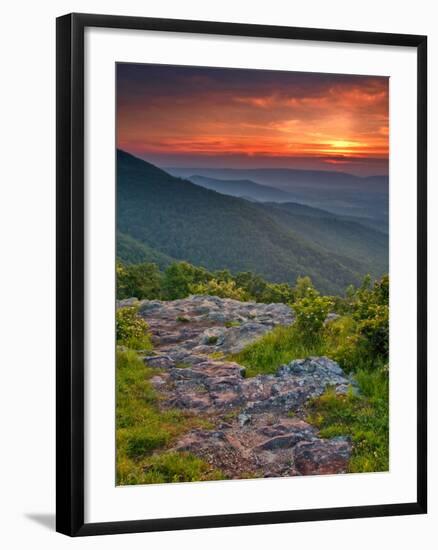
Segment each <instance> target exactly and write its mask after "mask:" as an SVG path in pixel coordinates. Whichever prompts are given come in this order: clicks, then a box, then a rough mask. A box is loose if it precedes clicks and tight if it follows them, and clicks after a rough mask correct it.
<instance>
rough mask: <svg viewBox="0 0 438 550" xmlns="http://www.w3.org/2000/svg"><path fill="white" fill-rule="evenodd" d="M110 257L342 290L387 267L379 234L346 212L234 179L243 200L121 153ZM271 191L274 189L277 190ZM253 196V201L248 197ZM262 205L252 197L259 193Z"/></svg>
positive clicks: (382, 236)
mask: <svg viewBox="0 0 438 550" xmlns="http://www.w3.org/2000/svg"><path fill="white" fill-rule="evenodd" d="M117 178H118V185H117V195H118V196H117V208H118V211H117V215H118V231H119V233H118V256H119V258H120V259H121V260H122V261H125V262H128V263H138V262H140V261H149V262H154V263H157V264H158V265H159V266H160V267H165V266H166V265H168V263H170V262H171V261H174V260H187V261H189V262H191V263H193V264H194V265H199V266H203V267H206V268H207V269H211V270H215V269H216V270H217V269H224V268H227V269H230V270H231V271H232V272H239V271H252V272H254V273H258V274H260V275H262V276H264V277H266V278H267V279H268V280H271V281H273V282H290V283H293V282H294V281H295V279H296V277H297V276H303V275H309V276H310V277H311V278H312V279H313V281H314V283H315V285H316V286H317V287H318V288H320V290H322V291H324V292H328V293H333V294H338V293H342V292H343V291H344V290H345V288H346V286H347V285H348V284H350V283H355V284H358V283H359V282H360V280H361V279H362V277H363V275H365V274H366V273H368V272H369V273H371V274H372V276H374V277H378V276H380V275H381V274H382V273H385V272H386V271H387V269H388V243H387V235H385V234H384V233H383V232H381V231H378V230H376V229H372V228H371V227H367V226H366V225H364V224H362V223H359V222H358V221H357V220H355V219H354V218H352V217H346V216H342V215H339V214H333V213H331V212H327V211H321V210H317V209H315V208H312V207H309V206H305V205H302V204H298V203H293V202H290V201H286V200H285V201H278V200H277V201H276V200H275V199H274V196H276V197H277V198H279V197H283V198H284V199H286V198H287V199H288V198H289V194H288V193H287V192H285V191H281V190H278V189H274V188H273V189H272V191H273V192H272V194H269V189H268V190H266V189H265V187H267V186H264V185H262V184H258V185H255V187H254V186H253V185H252V182H246V181H244V182H243V183H242V182H241V180H237V181H238V182H240V183H241V185H242V189H237V190H235V192H239V193H240V192H244V195H245V196H246V197H248V198H249V199H251V200H252V201H257V202H251V200H246V198H245V199H242V198H238V197H236V196H230V195H228V194H225V193H224V192H223V191H224V190H223V189H221V192H217V190H211V189H207V188H205V187H204V186H201V185H200V183H201V181H202V183H204V184H207V185H216V183H215V182H213V183H212V182H211V181H206V180H205V179H204V180H199V179H198V180H197V181H198V183H197V184H195V183H193V182H190V181H188V180H185V179H181V178H178V177H173V176H172V175H170V174H168V173H167V172H165V171H163V170H161V169H159V168H157V167H155V166H153V165H152V164H150V163H147V162H145V161H142V160H140V159H138V158H136V157H134V156H132V155H130V154H128V153H125V152H123V151H118V161H117ZM277 193H278V194H277ZM254 194H257V195H258V199H257V198H255V197H254ZM261 196H263V197H265V198H268V197H269V202H268V201H266V202H260V200H259V199H260V197H261Z"/></svg>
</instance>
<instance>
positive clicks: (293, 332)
mask: <svg viewBox="0 0 438 550" xmlns="http://www.w3.org/2000/svg"><path fill="white" fill-rule="evenodd" d="M301 290H302V295H301V298H298V299H297V301H296V303H295V304H294V310H295V312H296V315H297V321H296V322H295V323H294V325H292V326H291V327H277V328H275V329H274V330H273V331H272V332H270V333H268V334H267V335H265V336H264V337H263V338H262V339H260V340H259V341H258V342H256V343H254V344H252V345H250V346H248V347H247V348H246V349H244V350H243V351H242V352H240V353H239V354H237V355H234V356H233V357H232V359H233V360H235V361H237V362H238V363H240V364H243V365H245V366H246V373H247V375H248V376H255V375H257V374H267V373H274V372H276V370H277V369H278V367H279V366H280V365H282V364H284V363H288V362H290V361H292V360H293V359H300V358H303V357H309V356H312V355H313V356H318V355H325V356H327V357H330V358H331V359H334V360H335V361H337V362H338V363H339V364H340V365H341V367H342V368H343V369H344V370H345V371H346V372H350V373H351V374H352V376H353V377H354V379H355V380H356V382H357V385H358V388H359V393H355V392H353V391H352V390H351V391H350V392H349V393H347V394H346V395H336V393H335V392H334V390H333V389H332V388H328V389H327V390H326V392H325V393H324V394H323V395H322V396H321V397H319V398H317V399H315V400H313V401H312V402H311V403H310V404H309V405H308V416H307V420H308V421H309V422H310V423H311V424H314V425H316V426H317V427H318V428H319V429H320V430H321V431H320V435H321V437H334V436H339V435H348V436H350V437H351V438H352V441H353V455H352V458H351V460H350V466H349V468H350V471H351V472H378V471H386V470H388V466H389V374H388V360H389V325H388V305H389V280H388V277H384V278H382V280H381V281H379V282H376V283H375V284H374V285H371V282H370V280H369V278H366V279H365V280H364V283H363V285H362V286H361V288H359V289H357V290H352V289H350V291H349V293H348V296H347V297H346V298H345V299H344V300H341V301H338V303H337V305H335V304H334V303H332V302H331V300H330V299H329V298H326V297H321V296H319V294H318V293H317V292H316V291H315V289H313V287H312V286H311V285H309V286H307V287H305V286H304V285H301ZM335 307H336V308H337V309H338V311H339V312H340V313H341V315H340V316H339V317H338V318H336V319H334V320H332V321H329V322H328V323H326V322H324V320H325V319H326V313H327V310H328V309H329V308H335Z"/></svg>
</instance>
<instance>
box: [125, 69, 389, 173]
mask: <svg viewBox="0 0 438 550" xmlns="http://www.w3.org/2000/svg"><path fill="white" fill-rule="evenodd" d="M388 83H389V80H388V78H386V77H374V76H355V75H354V76H353V75H332V74H320V73H297V72H282V71H261V70H247V69H220V68H218V69H217V68H198V67H180V66H168V65H137V64H118V65H117V141H118V147H119V148H121V149H124V150H125V151H128V152H130V153H132V154H134V155H137V156H140V157H141V158H143V159H145V160H147V161H149V162H152V163H154V164H156V165H157V166H160V167H163V168H165V167H170V166H174V167H203V168H300V169H316V170H340V171H344V172H349V173H353V174H358V175H374V174H387V173H388V147H389V139H388V138H389V136H388V116H389V109H388Z"/></svg>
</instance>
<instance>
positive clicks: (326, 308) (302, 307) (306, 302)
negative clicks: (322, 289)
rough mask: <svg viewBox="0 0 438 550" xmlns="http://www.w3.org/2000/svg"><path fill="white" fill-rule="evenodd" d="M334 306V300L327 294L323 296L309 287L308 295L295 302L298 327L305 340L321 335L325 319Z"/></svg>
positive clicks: (317, 337) (314, 338)
mask: <svg viewBox="0 0 438 550" xmlns="http://www.w3.org/2000/svg"><path fill="white" fill-rule="evenodd" d="M332 306H333V302H332V301H331V300H330V299H329V298H328V297H327V296H321V295H320V294H319V292H318V291H317V290H315V289H312V288H308V289H307V292H306V295H305V296H303V297H302V298H299V299H298V300H296V301H295V302H294V304H293V309H294V311H295V315H296V321H295V324H296V328H297V330H298V331H300V333H301V335H302V338H303V339H304V340H306V341H312V340H316V339H319V338H320V337H321V334H322V329H323V327H324V321H325V320H326V318H327V315H328V313H329V312H330V309H331V307H332Z"/></svg>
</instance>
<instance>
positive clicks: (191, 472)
mask: <svg viewBox="0 0 438 550" xmlns="http://www.w3.org/2000/svg"><path fill="white" fill-rule="evenodd" d="M219 479H224V476H223V475H222V474H221V472H220V471H219V470H216V469H214V468H211V466H209V465H208V464H207V463H206V462H204V461H203V460H201V459H200V458H198V457H196V456H194V455H192V454H190V453H172V452H170V453H163V454H160V455H154V456H151V457H150V458H149V459H148V460H147V461H146V464H145V467H144V472H143V483H177V482H184V481H185V482H187V481H201V480H202V481H208V480H219Z"/></svg>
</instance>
